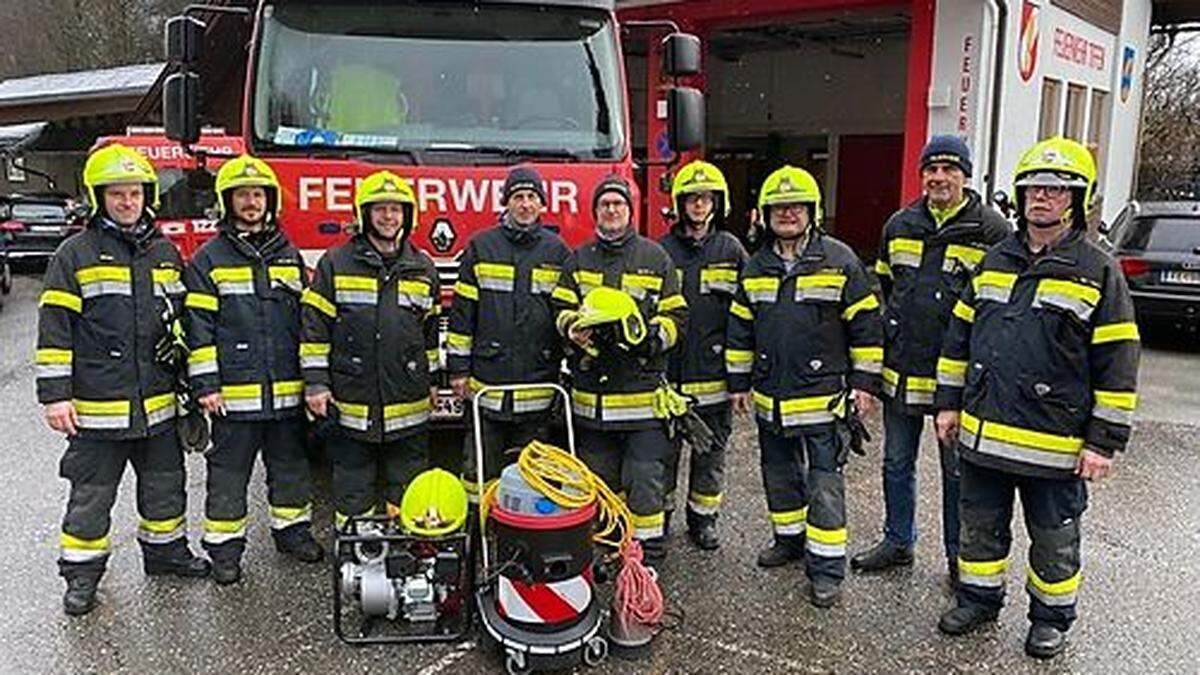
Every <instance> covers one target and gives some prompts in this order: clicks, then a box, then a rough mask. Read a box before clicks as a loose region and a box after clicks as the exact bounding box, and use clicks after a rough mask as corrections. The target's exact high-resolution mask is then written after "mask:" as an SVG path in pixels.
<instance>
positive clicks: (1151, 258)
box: [1104, 202, 1200, 331]
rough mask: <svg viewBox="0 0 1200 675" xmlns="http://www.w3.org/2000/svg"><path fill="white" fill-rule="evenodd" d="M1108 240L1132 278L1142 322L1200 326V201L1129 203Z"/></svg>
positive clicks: (1176, 326) (1108, 243) (1109, 231)
mask: <svg viewBox="0 0 1200 675" xmlns="http://www.w3.org/2000/svg"><path fill="white" fill-rule="evenodd" d="M1104 243H1105V244H1106V245H1107V246H1108V247H1109V248H1110V250H1111V251H1112V253H1113V255H1114V256H1116V258H1117V260H1118V261H1119V262H1120V264H1121V270H1122V271H1123V272H1124V273H1125V278H1126V279H1127V280H1128V281H1129V290H1130V293H1131V294H1132V295H1133V304H1134V307H1135V309H1136V310H1137V319H1138V323H1139V324H1141V325H1143V326H1149V325H1168V326H1172V327H1175V328H1179V329H1184V330H1189V331H1196V330H1197V329H1200V202H1141V203H1139V202H1130V204H1129V206H1127V207H1126V208H1125V210H1124V211H1123V212H1122V213H1121V215H1120V216H1118V217H1117V219H1116V220H1115V221H1113V224H1112V227H1110V228H1107V232H1106V233H1105V242H1104Z"/></svg>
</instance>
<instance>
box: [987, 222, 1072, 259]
mask: <svg viewBox="0 0 1200 675" xmlns="http://www.w3.org/2000/svg"><path fill="white" fill-rule="evenodd" d="M1085 238H1086V235H1085V233H1084V232H1083V230H1080V229H1079V228H1072V229H1071V230H1070V231H1069V232H1068V233H1067V236H1065V237H1063V238H1062V240H1061V241H1059V242H1058V243H1057V244H1055V245H1054V246H1052V247H1050V249H1049V250H1046V251H1043V252H1042V253H1040V254H1034V253H1033V251H1030V250H1029V244H1028V235H1027V233H1026V232H1025V231H1024V230H1017V231H1016V232H1013V233H1012V234H1010V235H1009V236H1008V237H1007V238H1005V239H1004V241H1002V242H1001V243H1000V244H999V250H1000V252H1001V253H1003V254H1004V255H1005V256H1007V257H1010V258H1015V259H1017V260H1020V261H1022V262H1023V263H1024V264H1026V265H1031V264H1034V263H1038V262H1056V263H1060V264H1065V265H1071V266H1074V265H1076V264H1078V262H1079V254H1080V250H1081V249H1082V248H1083V246H1084V241H1085Z"/></svg>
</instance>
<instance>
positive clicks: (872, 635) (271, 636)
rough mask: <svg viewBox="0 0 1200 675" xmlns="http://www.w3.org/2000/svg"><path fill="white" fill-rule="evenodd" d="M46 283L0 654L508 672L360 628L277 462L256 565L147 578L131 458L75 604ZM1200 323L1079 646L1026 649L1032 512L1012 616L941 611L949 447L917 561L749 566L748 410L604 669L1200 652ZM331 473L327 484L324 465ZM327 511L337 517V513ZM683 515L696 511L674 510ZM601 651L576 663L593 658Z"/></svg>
mask: <svg viewBox="0 0 1200 675" xmlns="http://www.w3.org/2000/svg"><path fill="white" fill-rule="evenodd" d="M38 289H39V283H38V280H37V279H36V278H34V277H31V276H22V277H18V279H17V283H16V288H15V290H14V291H13V295H12V296H10V297H8V298H7V299H6V300H7V302H6V306H5V308H4V309H3V311H0V395H2V396H3V399H2V400H5V401H7V402H8V405H7V406H6V407H5V410H6V412H5V417H6V419H5V420H4V421H3V422H2V423H0V430H2V431H0V438H2V441H0V444H2V447H3V452H0V475H3V476H4V481H3V484H4V486H5V487H4V490H3V492H2V493H0V531H3V532H5V533H7V536H6V537H5V539H4V540H3V542H0V560H3V561H4V562H3V570H4V573H3V575H0V597H3V598H4V606H5V607H8V610H7V611H5V612H3V613H2V614H0V654H2V655H3V656H2V658H0V672H4V673H10V672H11V673H34V672H36V673H91V672H102V673H109V672H155V673H185V672H188V673H190V672H204V673H210V672H211V673H228V672H240V673H276V672H280V673H289V672H318V671H334V672H344V673H376V672H413V673H423V674H427V675H432V674H433V673H440V672H447V673H449V672H453V673H484V672H496V671H502V664H501V661H500V659H498V658H497V657H495V656H494V655H493V654H490V653H486V652H485V651H483V650H481V649H479V648H477V647H476V645H475V642H476V639H475V638H471V639H470V640H468V641H465V642H462V643H457V644H450V645H442V646H430V647H396V646H389V647H365V648H364V647H349V646H345V645H343V644H341V643H340V642H339V641H338V640H337V639H336V638H335V637H334V634H333V631H332V626H331V619H330V614H331V606H332V600H331V598H332V584H331V577H330V570H329V568H328V567H327V566H325V565H318V566H304V565H301V564H299V563H295V562H292V561H290V560H287V559H284V558H283V557H282V556H280V555H279V554H277V553H276V552H275V551H274V549H273V547H272V546H271V540H270V535H269V532H268V525H267V522H266V502H265V489H264V487H263V485H262V468H261V466H259V468H258V470H257V472H256V475H255V478H254V479H253V481H252V488H251V495H252V507H251V508H252V511H251V515H252V524H251V526H250V534H249V540H250V544H249V549H248V551H247V554H246V559H245V564H244V567H245V572H246V575H245V579H244V580H243V581H242V583H241V584H239V585H237V586H234V587H231V588H224V587H221V588H219V587H217V586H216V585H215V584H213V583H211V582H210V581H184V580H170V579H168V580H163V579H158V578H156V579H149V578H147V577H145V576H144V575H143V574H142V571H141V562H140V557H139V555H138V551H137V543H136V541H135V537H134V534H135V533H134V529H135V527H136V513H135V512H134V508H133V481H132V471H129V472H127V473H126V480H125V483H124V484H123V485H122V490H121V495H120V497H119V499H118V503H117V507H116V510H115V512H114V518H113V522H114V527H113V532H112V539H113V542H114V547H115V549H114V554H113V556H112V559H111V560H110V564H109V569H108V573H107V575H106V576H105V577H104V580H103V582H102V584H101V590H100V605H99V607H98V608H97V609H96V610H95V611H94V612H93V613H92V614H90V615H88V616H86V617H83V618H74V619H73V618H68V617H66V616H64V615H63V614H62V611H61V605H60V602H61V593H62V589H63V583H62V581H61V579H59V578H58V576H57V568H56V566H55V560H56V557H57V546H58V544H57V542H58V528H59V519H60V518H61V516H62V510H63V507H64V504H65V500H66V493H67V484H66V481H64V480H62V479H60V478H58V470H57V465H58V460H59V457H60V455H61V452H62V450H63V447H64V443H63V441H62V440H61V439H60V438H58V437H56V436H55V435H54V434H53V433H52V432H50V431H49V430H47V429H46V428H45V427H44V426H43V424H42V422H41V417H40V411H39V408H38V406H37V404H36V403H35V401H34V394H33V392H34V386H33V366H32V364H31V356H32V353H33V345H34V336H35V330H36V328H35V323H36V298H37V293H38ZM1195 345H1196V340H1195V338H1186V339H1180V340H1174V341H1173V343H1170V342H1169V343H1165V346H1153V347H1151V348H1149V349H1147V352H1146V355H1145V357H1144V359H1143V368H1142V374H1143V376H1142V379H1143V384H1142V402H1141V411H1140V412H1139V415H1138V423H1137V426H1136V430H1135V433H1134V438H1133V442H1132V445H1131V447H1130V450H1129V452H1128V453H1127V455H1125V456H1123V457H1121V458H1120V459H1119V461H1118V464H1117V473H1116V475H1115V476H1114V477H1113V478H1112V479H1111V480H1109V481H1107V482H1105V483H1104V484H1101V485H1099V486H1095V487H1094V488H1093V490H1092V492H1091V505H1090V508H1089V510H1088V512H1087V514H1086V515H1085V516H1084V584H1083V587H1082V590H1081V600H1080V613H1081V618H1080V620H1079V621H1078V623H1077V624H1076V627H1075V629H1074V630H1073V631H1072V633H1071V644H1070V646H1069V648H1068V650H1067V652H1066V653H1065V654H1063V655H1062V656H1060V657H1059V658H1058V659H1056V660H1053V661H1051V662H1049V663H1045V664H1042V663H1036V662H1034V661H1031V660H1030V659H1028V658H1026V657H1025V656H1024V654H1023V652H1022V650H1021V645H1022V641H1023V639H1024V635H1025V630H1026V627H1027V624H1026V620H1025V616H1024V615H1025V609H1026V603H1027V600H1026V597H1025V594H1024V591H1023V576H1024V568H1025V550H1026V547H1027V540H1026V538H1025V537H1024V534H1023V533H1022V532H1021V527H1020V525H1019V522H1020V521H1019V515H1018V520H1017V521H1016V522H1017V523H1018V524H1017V526H1016V527H1015V531H1016V537H1015V539H1014V546H1013V557H1012V559H1011V565H1010V572H1009V577H1010V578H1009V589H1010V603H1009V605H1008V607H1006V608H1005V610H1004V612H1003V613H1002V615H1001V618H1000V621H999V622H997V623H996V624H995V625H994V626H991V627H988V628H986V629H984V630H982V631H981V632H979V633H977V634H975V635H971V636H968V637H963V638H957V639H950V638H946V637H944V636H942V635H940V634H939V633H938V632H937V629H936V625H935V624H936V621H937V616H938V614H939V613H940V612H941V611H942V610H943V609H945V608H946V607H948V606H949V605H950V604H951V596H950V594H949V592H948V591H947V588H946V583H945V581H946V566H945V561H944V559H943V555H942V552H941V545H940V539H941V537H940V531H939V530H940V524H939V518H940V507H939V499H940V497H939V495H938V485H939V483H938V479H937V471H938V466H937V460H936V451H933V450H934V448H933V444H932V439H930V438H926V444H925V447H924V448H923V450H924V452H923V454H922V457H921V461H920V472H921V473H920V481H921V491H922V498H921V502H920V505H919V510H918V517H919V522H920V527H921V532H922V535H921V539H920V541H919V543H918V546H917V560H916V564H915V565H914V566H913V567H912V568H910V569H905V570H903V571H898V572H893V573H888V574H882V575H876V576H860V575H851V576H850V577H849V578H848V579H847V582H846V584H845V586H844V593H843V597H842V601H841V604H840V605H839V606H837V607H836V608H834V609H831V610H817V609H815V608H813V607H811V606H810V605H809V604H808V602H807V600H806V582H805V580H804V575H803V571H802V569H801V568H800V567H795V566H793V567H788V568H784V569H781V570H774V571H763V570H759V569H757V568H756V567H754V565H753V559H754V556H755V554H756V553H757V551H758V549H759V548H760V547H761V546H763V545H764V544H766V543H767V542H768V540H769V528H768V525H767V522H766V518H765V503H764V500H763V496H762V490H761V487H760V479H759V475H758V464H757V454H756V450H755V447H754V445H753V435H752V433H751V432H750V427H749V425H747V424H745V423H742V424H740V425H739V427H738V430H737V433H736V435H735V442H734V447H733V450H732V452H731V454H730V458H729V468H728V474H729V485H728V487H727V490H726V507H725V512H724V514H723V516H722V518H721V522H720V529H721V534H722V537H723V546H722V548H721V549H720V550H719V551H717V552H715V553H711V554H707V553H701V552H698V551H696V550H695V549H692V548H691V547H689V546H688V545H687V543H686V541H685V538H684V537H683V535H682V532H679V533H677V534H675V535H674V536H673V539H672V541H671V551H670V557H669V558H668V561H667V563H666V564H665V566H664V568H663V569H662V570H661V572H662V575H663V579H664V590H665V593H666V596H667V601H668V604H669V607H670V608H671V610H672V611H673V612H674V613H675V619H674V620H673V624H674V625H673V627H672V628H670V629H669V630H666V631H664V632H663V633H662V634H661V635H660V637H659V638H658V639H657V640H656V641H655V643H654V647H653V653H652V655H651V656H650V658H648V659H647V660H643V661H636V662H630V661H620V660H615V659H610V660H609V661H608V662H606V663H605V664H604V665H603V666H602V667H600V668H598V669H593V670H592V671H591V672H596V673H720V672H737V673H747V672H755V673H759V672H839V673H857V672H868V671H870V672H933V671H936V672H972V673H978V672H1004V673H1006V674H1008V673H1025V672H1036V673H1042V672H1047V673H1049V672H1053V673H1058V672H1089V673H1090V672H1114V673H1124V672H1128V673H1140V672H1162V673H1195V672H1198V671H1200V623H1198V622H1197V621H1195V614H1196V611H1197V608H1200V564H1197V562H1196V561H1197V560H1200V437H1198V435H1197V430H1198V427H1197V424H1198V422H1197V419H1196V415H1197V412H1198V411H1200V405H1197V404H1198V403H1200V394H1197V393H1196V391H1197V388H1200V377H1197V376H1198V375H1200V349H1198V348H1197V347H1196V346H1195ZM880 461H881V457H880V447H879V443H878V441H877V442H876V443H873V444H872V446H871V448H870V449H869V453H868V456H867V457H854V458H852V460H851V463H850V466H849V467H848V469H847V494H848V495H849V497H848V500H849V505H848V510H849V529H850V537H851V543H850V546H851V549H852V550H859V549H861V548H864V547H866V546H867V545H869V544H870V543H872V542H873V540H874V539H875V538H876V536H877V534H878V532H879V529H880V523H881V520H882V515H881V487H880V479H879V473H880V469H879V466H880ZM188 470H189V523H190V531H191V535H192V537H193V541H195V540H196V538H197V537H198V536H199V524H200V522H201V519H202V512H201V507H202V503H203V501H202V500H203V481H204V466H203V461H202V459H200V458H198V457H189V458H188ZM324 486H325V487H324V489H326V490H327V483H324ZM316 518H317V521H318V522H320V523H322V524H323V525H322V527H321V528H320V529H321V534H322V536H328V525H327V523H328V522H329V519H330V510H329V506H328V502H327V500H326V499H324V498H322V499H320V500H319V503H318V505H317V511H316ZM677 524H678V525H679V526H682V523H677ZM585 670H586V669H583V668H580V672H584V671H585Z"/></svg>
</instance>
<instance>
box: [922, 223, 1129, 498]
mask: <svg viewBox="0 0 1200 675" xmlns="http://www.w3.org/2000/svg"><path fill="white" fill-rule="evenodd" d="M1139 354H1140V343H1139V341H1138V330H1137V324H1136V323H1134V312H1133V302H1132V300H1131V299H1130V296H1129V289H1128V287H1127V286H1126V284H1125V277H1124V275H1123V274H1122V273H1121V270H1120V268H1119V267H1118V266H1117V265H1116V262H1115V261H1114V260H1113V259H1112V258H1111V257H1110V256H1109V255H1108V254H1106V253H1104V252H1103V251H1101V250H1100V249H1099V248H1098V247H1096V246H1095V245H1094V244H1092V243H1091V242H1089V241H1087V239H1086V235H1085V234H1084V233H1083V232H1082V231H1078V230H1077V231H1075V232H1073V233H1071V234H1070V235H1069V236H1068V238H1067V239H1065V240H1064V241H1062V242H1061V243H1060V244H1059V245H1058V246H1056V247H1055V248H1053V249H1052V250H1050V251H1049V252H1047V253H1045V254H1043V255H1041V256H1036V257H1035V256H1034V255H1033V254H1032V253H1030V251H1029V248H1028V246H1027V245H1026V244H1025V239H1024V234H1023V233H1021V234H1014V235H1012V236H1010V237H1009V238H1007V239H1006V240H1005V241H1004V242H1003V243H1001V244H1000V245H998V246H996V247H995V248H993V249H991V250H990V251H989V252H988V254H987V256H986V257H985V258H984V260H983V263H982V264H981V265H980V267H979V271H978V274H977V275H976V277H975V280H974V282H973V285H972V286H969V287H968V288H967V289H966V292H965V293H964V294H963V298H962V300H960V301H959V304H957V305H956V306H955V308H954V318H953V320H952V322H951V324H950V330H949V332H948V333H947V336H946V344H945V347H944V349H943V352H942V358H941V359H940V360H939V362H938V389H937V401H936V403H937V407H938V408H940V409H951V410H960V409H961V410H962V411H963V415H962V430H961V432H960V441H961V445H962V456H963V458H964V459H966V460H968V461H974V462H977V463H980V464H985V465H988V466H992V467H995V468H998V469H1001V470H1005V471H1011V472H1014V473H1020V474H1025V475H1033V476H1042V477H1048V478H1069V477H1071V475H1072V472H1073V470H1074V468H1075V463H1076V460H1077V457H1078V454H1079V450H1080V448H1081V447H1082V446H1084V445H1086V446H1088V447H1090V448H1093V449H1095V450H1098V451H1099V452H1101V453H1102V454H1105V455H1109V456H1111V455H1112V454H1113V453H1115V452H1117V451H1119V450H1122V449H1124V447H1125V444H1126V442H1127V441H1128V440H1129V429H1130V422H1131V419H1132V417H1133V410H1134V406H1135V404H1136V402H1137V394H1136V390H1137V369H1138V359H1139Z"/></svg>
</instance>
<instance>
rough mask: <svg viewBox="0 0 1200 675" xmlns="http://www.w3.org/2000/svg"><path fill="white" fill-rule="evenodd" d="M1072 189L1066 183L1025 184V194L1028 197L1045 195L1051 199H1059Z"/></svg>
mask: <svg viewBox="0 0 1200 675" xmlns="http://www.w3.org/2000/svg"><path fill="white" fill-rule="evenodd" d="M1070 189H1071V188H1069V187H1067V186H1066V185H1027V186H1025V195H1026V196H1027V197H1036V196H1038V195H1045V196H1047V197H1049V198H1050V199H1057V198H1059V197H1061V196H1063V195H1064V194H1066V193H1067V192H1068V191H1069V190H1070Z"/></svg>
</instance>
